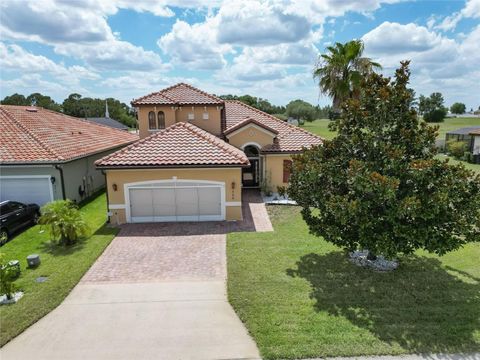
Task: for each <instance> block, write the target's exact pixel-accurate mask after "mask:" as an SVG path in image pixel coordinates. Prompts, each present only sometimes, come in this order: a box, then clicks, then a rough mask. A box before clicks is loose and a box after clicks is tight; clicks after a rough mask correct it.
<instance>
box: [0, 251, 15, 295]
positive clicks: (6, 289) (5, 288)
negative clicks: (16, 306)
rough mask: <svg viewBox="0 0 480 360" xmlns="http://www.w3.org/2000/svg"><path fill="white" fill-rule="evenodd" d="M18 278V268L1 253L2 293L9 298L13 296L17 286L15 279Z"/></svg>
mask: <svg viewBox="0 0 480 360" xmlns="http://www.w3.org/2000/svg"><path fill="white" fill-rule="evenodd" d="M16 278H17V270H16V269H15V268H14V267H13V266H11V265H10V264H9V263H8V261H7V260H6V259H5V255H4V254H1V253H0V295H6V296H7V299H8V300H10V299H12V298H13V295H14V294H15V291H16V286H15V284H14V283H13V281H14V280H15V279H16Z"/></svg>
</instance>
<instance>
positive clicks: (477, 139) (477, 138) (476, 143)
mask: <svg viewBox="0 0 480 360" xmlns="http://www.w3.org/2000/svg"><path fill="white" fill-rule="evenodd" d="M470 136H471V137H472V140H471V146H470V149H471V151H472V154H473V159H472V160H473V162H474V163H475V164H480V127H479V128H478V129H474V130H471V131H470Z"/></svg>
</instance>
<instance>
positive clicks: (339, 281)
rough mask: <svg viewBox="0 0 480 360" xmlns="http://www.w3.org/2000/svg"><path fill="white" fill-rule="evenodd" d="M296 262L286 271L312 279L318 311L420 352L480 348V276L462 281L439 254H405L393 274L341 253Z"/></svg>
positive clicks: (385, 340)
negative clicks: (355, 262) (365, 266)
mask: <svg viewBox="0 0 480 360" xmlns="http://www.w3.org/2000/svg"><path fill="white" fill-rule="evenodd" d="M296 265H297V268H296V269H288V270H287V274H288V275H290V276H293V277H300V278H304V279H306V280H308V281H309V282H310V284H311V293H310V297H311V298H312V299H314V300H315V301H316V303H315V305H314V306H315V310H316V311H326V312H328V313H329V314H330V315H332V316H342V317H345V318H346V319H348V320H349V321H350V322H351V323H352V324H353V325H355V326H358V327H360V328H364V329H367V330H368V331H370V332H371V333H372V334H374V335H375V337H377V338H378V339H380V340H382V341H384V342H386V343H389V344H392V345H393V344H395V343H397V344H398V345H400V346H401V347H402V348H403V349H405V350H407V351H409V352H415V353H428V352H431V353H441V352H443V353H451V352H474V351H479V349H480V284H479V283H478V279H475V278H474V277H472V276H470V279H471V280H473V282H474V283H473V284H472V283H466V282H463V281H461V280H459V279H458V278H457V277H455V276H454V275H452V274H449V273H448V272H447V271H446V270H445V269H444V268H443V267H442V264H441V262H440V261H439V260H437V259H433V258H426V257H419V256H411V257H405V258H402V262H401V265H400V267H399V268H398V269H397V270H396V271H393V272H388V273H379V272H374V271H371V270H368V269H363V268H360V267H358V266H356V265H353V264H352V263H350V261H349V260H348V259H347V258H346V256H345V255H344V253H342V252H332V253H328V254H325V255H318V254H314V253H311V254H307V255H305V256H302V257H301V258H300V260H299V261H298V262H297V263H296ZM450 270H452V271H457V272H459V273H461V271H458V270H456V269H452V268H450ZM475 280H477V281H475ZM475 333H476V334H475Z"/></svg>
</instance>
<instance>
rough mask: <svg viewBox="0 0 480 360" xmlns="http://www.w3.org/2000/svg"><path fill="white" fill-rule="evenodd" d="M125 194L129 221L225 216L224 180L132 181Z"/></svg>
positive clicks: (163, 220)
mask: <svg viewBox="0 0 480 360" xmlns="http://www.w3.org/2000/svg"><path fill="white" fill-rule="evenodd" d="M128 197H129V200H127V204H128V203H129V204H130V214H129V217H130V221H131V222H165V221H216V220H224V219H225V205H224V204H223V199H224V198H225V186H224V184H223V183H214V182H206V181H205V182H195V181H162V182H156V183H150V184H135V185H132V186H128ZM127 216H128V215H127Z"/></svg>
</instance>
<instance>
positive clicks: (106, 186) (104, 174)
mask: <svg viewBox="0 0 480 360" xmlns="http://www.w3.org/2000/svg"><path fill="white" fill-rule="evenodd" d="M101 172H102V174H103V176H104V177H105V194H106V196H107V224H110V216H108V213H109V211H110V210H109V209H108V206H109V204H110V201H109V200H108V184H107V173H106V172H105V170H101Z"/></svg>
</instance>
